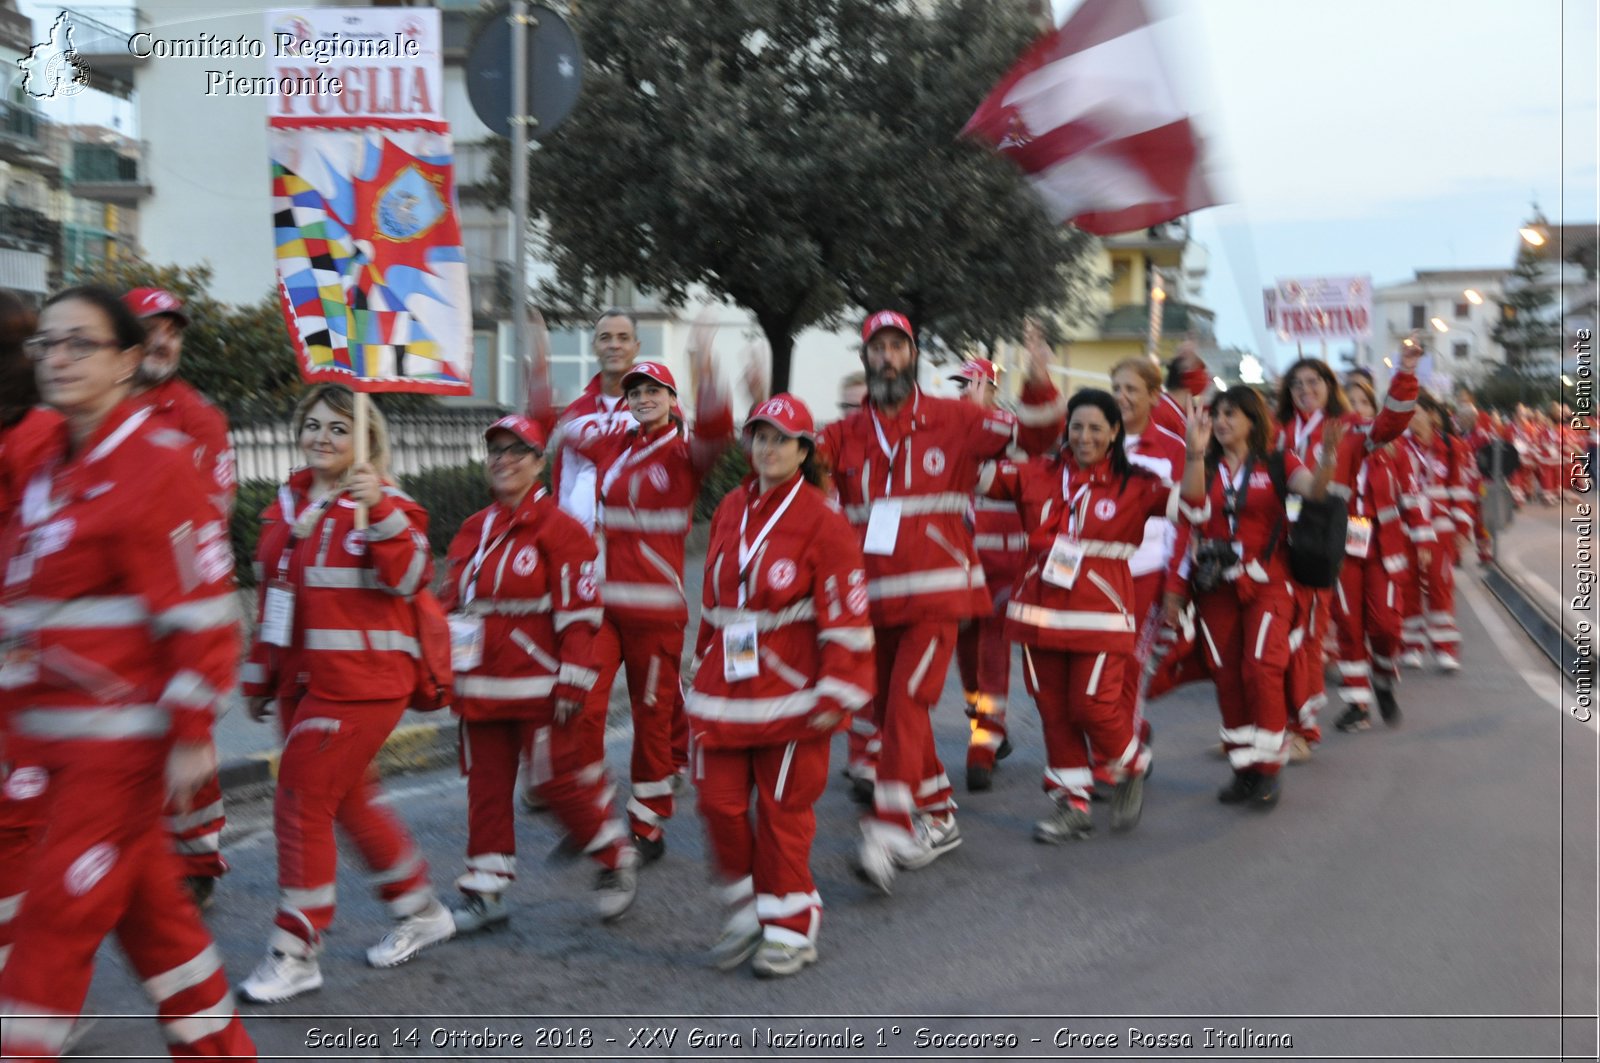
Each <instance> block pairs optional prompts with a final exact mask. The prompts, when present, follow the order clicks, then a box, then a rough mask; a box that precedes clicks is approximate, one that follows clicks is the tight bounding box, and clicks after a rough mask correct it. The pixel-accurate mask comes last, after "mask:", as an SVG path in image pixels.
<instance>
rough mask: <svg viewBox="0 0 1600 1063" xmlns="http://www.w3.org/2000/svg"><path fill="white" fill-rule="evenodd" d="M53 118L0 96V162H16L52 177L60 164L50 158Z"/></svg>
mask: <svg viewBox="0 0 1600 1063" xmlns="http://www.w3.org/2000/svg"><path fill="white" fill-rule="evenodd" d="M49 134H50V120H49V119H48V118H45V117H42V116H41V115H39V114H38V113H37V112H35V111H34V110H32V109H31V108H28V107H24V106H22V105H21V104H16V103H8V102H6V101H5V100H0V162H9V163H15V164H16V165H18V166H21V167H23V168H25V169H28V170H32V171H34V172H35V173H43V174H46V175H48V176H49V177H50V178H51V179H52V181H53V180H54V178H56V177H57V176H59V173H60V168H59V167H58V166H57V165H56V163H55V161H54V160H52V159H51V158H50V151H49V146H48V143H47V141H48V138H49Z"/></svg>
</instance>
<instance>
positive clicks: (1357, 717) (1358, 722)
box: [1333, 701, 1382, 734]
mask: <svg viewBox="0 0 1600 1063" xmlns="http://www.w3.org/2000/svg"><path fill="white" fill-rule="evenodd" d="M1379 704H1382V702H1381V701H1380V702H1379ZM1333 726H1334V727H1336V728H1338V729H1339V730H1341V731H1344V732H1346V733H1347V734H1351V733H1354V732H1356V731H1366V730H1370V729H1371V728H1372V714H1371V713H1369V712H1367V710H1366V709H1363V708H1362V707H1361V706H1359V705H1351V706H1350V707H1349V708H1347V709H1345V710H1344V713H1343V714H1342V715H1341V716H1340V717H1339V718H1338V719H1337V720H1335V721H1334V724H1333Z"/></svg>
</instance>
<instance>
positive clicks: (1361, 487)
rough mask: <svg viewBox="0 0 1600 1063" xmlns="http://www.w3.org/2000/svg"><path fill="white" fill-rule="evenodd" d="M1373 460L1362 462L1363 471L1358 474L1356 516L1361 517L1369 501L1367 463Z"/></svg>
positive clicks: (1368, 459)
mask: <svg viewBox="0 0 1600 1063" xmlns="http://www.w3.org/2000/svg"><path fill="white" fill-rule="evenodd" d="M1369 461H1371V458H1367V459H1365V460H1363V461H1362V462H1361V471H1360V472H1358V473H1356V515H1357V516H1361V514H1362V512H1363V510H1364V508H1365V503H1366V499H1367V463H1368V462H1369Z"/></svg>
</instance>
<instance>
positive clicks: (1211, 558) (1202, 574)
mask: <svg viewBox="0 0 1600 1063" xmlns="http://www.w3.org/2000/svg"><path fill="white" fill-rule="evenodd" d="M1238 563H1239V551H1238V550H1237V549H1235V548H1234V545H1233V540H1231V539H1201V540H1200V542H1199V544H1198V545H1196V546H1195V549H1194V564H1193V565H1191V566H1190V567H1189V582H1190V584H1191V585H1193V587H1194V589H1195V590H1196V591H1199V592H1200V593H1201V594H1207V593H1210V592H1211V591H1214V590H1216V589H1217V588H1218V587H1220V586H1222V574H1223V573H1224V572H1226V571H1228V569H1230V568H1232V567H1233V566H1234V565H1236V564H1238Z"/></svg>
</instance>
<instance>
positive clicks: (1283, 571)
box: [1183, 436, 1359, 583]
mask: <svg viewBox="0 0 1600 1063" xmlns="http://www.w3.org/2000/svg"><path fill="white" fill-rule="evenodd" d="M1345 438H1346V441H1347V442H1351V441H1352V437H1350V436H1346V437H1345ZM1355 445H1359V444H1358V443H1357V444H1355ZM1247 467H1248V468H1249V470H1250V478H1249V481H1248V483H1246V482H1245V481H1244V479H1243V477H1244V473H1245V469H1246V468H1247ZM1303 468H1305V466H1304V465H1302V464H1301V463H1300V459H1299V458H1297V457H1295V456H1294V454H1292V453H1290V452H1287V451H1286V452H1285V453H1284V455H1283V472H1284V479H1285V480H1288V479H1291V478H1292V477H1293V476H1294V474H1295V471H1296V470H1298V469H1303ZM1224 477H1226V478H1228V481H1229V483H1231V484H1235V485H1237V490H1238V491H1239V497H1238V501H1237V513H1236V517H1237V525H1238V526H1237V528H1236V529H1235V528H1231V527H1230V526H1229V519H1228V511H1227V498H1226V495H1225V494H1224V492H1223V487H1222V484H1223V478H1224ZM1183 508H1184V514H1185V516H1187V517H1188V518H1189V520H1190V521H1191V522H1192V523H1193V524H1194V526H1195V529H1196V532H1197V533H1198V534H1199V535H1200V536H1201V537H1202V538H1205V539H1231V540H1233V543H1234V547H1235V549H1236V550H1237V551H1238V553H1239V563H1238V564H1236V565H1234V566H1233V567H1232V568H1230V569H1228V570H1227V571H1226V572H1225V573H1224V578H1225V579H1227V580H1228V581H1229V582H1230V583H1232V582H1237V581H1238V580H1239V577H1240V576H1247V577H1248V578H1249V579H1250V580H1253V581H1254V582H1256V583H1268V582H1271V581H1274V580H1276V581H1284V580H1287V579H1288V578H1289V522H1288V520H1287V518H1286V514H1285V512H1284V504H1283V500H1282V499H1280V498H1279V497H1278V491H1277V488H1276V487H1274V486H1273V483H1272V473H1271V471H1270V470H1269V468H1268V464H1267V459H1264V458H1257V459H1256V460H1255V462H1254V463H1250V462H1249V461H1248V459H1246V464H1245V465H1241V466H1240V467H1239V468H1238V469H1237V470H1232V471H1230V470H1229V469H1228V467H1227V464H1226V463H1224V464H1223V465H1222V466H1221V467H1220V468H1218V469H1217V471H1216V472H1215V473H1214V474H1212V476H1211V478H1210V481H1209V482H1208V483H1207V484H1206V501H1205V503H1204V505H1203V506H1202V508H1201V509H1200V510H1199V511H1198V512H1196V511H1192V510H1190V508H1189V507H1188V506H1187V505H1185V506H1184V507H1183ZM1274 532H1276V537H1274ZM1274 544H1275V545H1274ZM1269 545H1271V546H1272V550H1271V554H1272V556H1271V557H1270V558H1269V557H1267V556H1266V555H1267V553H1268V551H1267V547H1268V546H1269Z"/></svg>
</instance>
